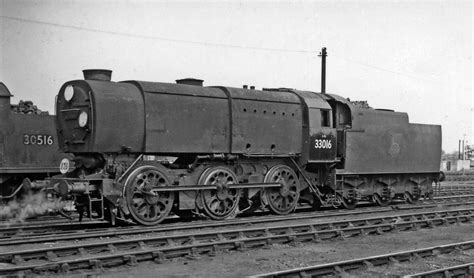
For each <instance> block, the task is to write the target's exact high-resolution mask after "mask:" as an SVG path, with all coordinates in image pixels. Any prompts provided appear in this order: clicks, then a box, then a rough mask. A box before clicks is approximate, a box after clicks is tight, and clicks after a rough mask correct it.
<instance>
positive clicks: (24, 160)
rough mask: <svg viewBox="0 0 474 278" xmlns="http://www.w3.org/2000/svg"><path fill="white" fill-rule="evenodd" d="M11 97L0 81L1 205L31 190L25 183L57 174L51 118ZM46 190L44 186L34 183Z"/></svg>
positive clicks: (54, 138) (55, 142) (55, 147)
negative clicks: (14, 101) (12, 101)
mask: <svg viewBox="0 0 474 278" xmlns="http://www.w3.org/2000/svg"><path fill="white" fill-rule="evenodd" d="M11 97H12V95H11V93H10V91H9V90H8V88H7V87H6V86H5V84H3V83H1V82H0V203H4V202H7V201H9V200H11V199H12V198H14V197H17V196H19V195H21V193H23V192H26V191H29V190H32V185H33V183H29V182H28V180H29V179H31V180H41V179H44V178H46V177H48V176H50V175H53V174H59V169H58V166H57V163H58V160H60V159H61V157H62V154H61V153H59V151H58V149H59V148H58V143H57V140H56V127H55V118H54V116H50V115H48V113H47V112H42V111H41V110H39V109H38V108H37V107H36V106H35V105H33V103H32V102H31V101H20V102H19V103H18V104H11V101H10V99H11ZM34 185H36V187H45V186H46V185H47V184H46V183H39V182H38V183H34Z"/></svg>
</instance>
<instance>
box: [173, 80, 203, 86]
mask: <svg viewBox="0 0 474 278" xmlns="http://www.w3.org/2000/svg"><path fill="white" fill-rule="evenodd" d="M203 82H204V80H202V79H196V78H183V79H177V80H176V84H185V85H192V86H200V87H202V83H203Z"/></svg>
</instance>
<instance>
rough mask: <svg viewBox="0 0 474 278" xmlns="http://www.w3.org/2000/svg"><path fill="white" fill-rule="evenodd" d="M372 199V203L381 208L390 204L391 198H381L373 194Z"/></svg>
mask: <svg viewBox="0 0 474 278" xmlns="http://www.w3.org/2000/svg"><path fill="white" fill-rule="evenodd" d="M373 198H374V202H375V203H376V204H377V205H379V206H381V207H386V206H388V205H390V203H391V202H392V199H391V198H382V197H380V196H379V194H377V193H375V194H374V196H373Z"/></svg>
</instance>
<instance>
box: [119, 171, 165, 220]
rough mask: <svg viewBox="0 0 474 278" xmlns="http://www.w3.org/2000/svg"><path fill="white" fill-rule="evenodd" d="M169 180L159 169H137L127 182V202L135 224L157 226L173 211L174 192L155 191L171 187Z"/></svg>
mask: <svg viewBox="0 0 474 278" xmlns="http://www.w3.org/2000/svg"><path fill="white" fill-rule="evenodd" d="M169 184H170V183H169V181H168V178H167V177H166V176H165V175H164V173H162V172H161V171H160V170H159V169H158V168H157V167H155V166H151V165H146V166H140V167H138V168H137V169H135V170H134V171H133V172H132V173H131V174H130V176H129V177H128V178H127V181H126V182H125V200H126V202H127V205H128V209H129V210H130V214H131V215H132V218H133V220H134V221H135V222H137V223H139V224H143V225H149V226H150V225H155V224H158V223H160V222H161V221H163V219H165V217H166V216H168V214H169V213H170V211H171V208H172V206H173V201H174V193H173V192H156V191H153V189H156V188H160V187H166V186H169Z"/></svg>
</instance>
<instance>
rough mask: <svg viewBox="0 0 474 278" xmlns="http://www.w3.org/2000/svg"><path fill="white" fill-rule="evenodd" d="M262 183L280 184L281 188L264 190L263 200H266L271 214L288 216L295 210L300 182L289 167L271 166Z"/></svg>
mask: <svg viewBox="0 0 474 278" xmlns="http://www.w3.org/2000/svg"><path fill="white" fill-rule="evenodd" d="M264 182H268V183H279V184H281V187H269V188H265V189H264V194H263V195H264V198H266V201H267V202H268V207H269V208H270V210H271V211H272V212H274V213H276V214H288V213H290V212H292V211H293V210H294V209H295V208H296V204H297V203H298V198H299V197H300V192H299V187H300V182H299V180H298V177H297V176H296V173H295V172H294V171H293V170H292V169H291V168H290V167H288V166H286V165H276V166H273V167H272V168H271V169H270V170H269V171H268V173H267V174H266V175H265V179H264Z"/></svg>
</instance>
